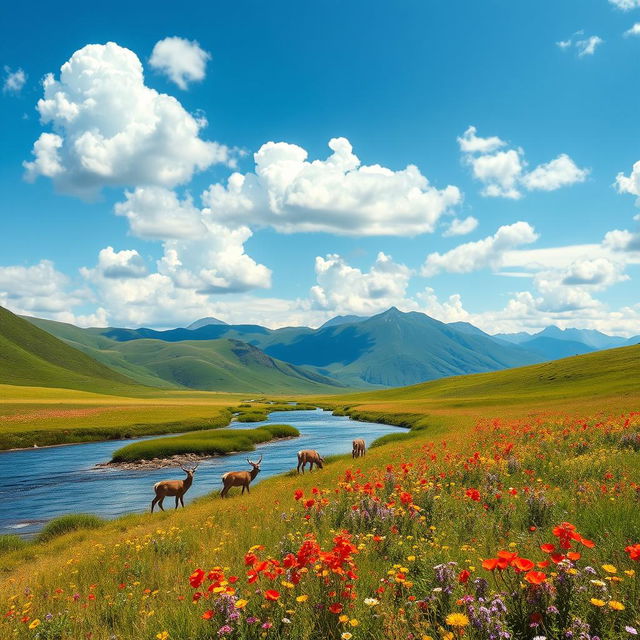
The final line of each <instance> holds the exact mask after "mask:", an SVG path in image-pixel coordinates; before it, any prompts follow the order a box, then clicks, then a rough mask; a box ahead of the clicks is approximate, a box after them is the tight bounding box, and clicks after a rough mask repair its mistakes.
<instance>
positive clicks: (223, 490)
mask: <svg viewBox="0 0 640 640" xmlns="http://www.w3.org/2000/svg"><path fill="white" fill-rule="evenodd" d="M228 491H229V487H228V486H227V485H226V484H225V485H224V487H222V491H221V492H220V497H221V498H226V497H227V492H228Z"/></svg>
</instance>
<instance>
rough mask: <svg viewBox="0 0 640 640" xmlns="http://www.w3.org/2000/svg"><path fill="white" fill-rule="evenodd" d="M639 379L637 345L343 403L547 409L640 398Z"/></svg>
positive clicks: (365, 395) (639, 348)
mask: <svg viewBox="0 0 640 640" xmlns="http://www.w3.org/2000/svg"><path fill="white" fill-rule="evenodd" d="M639 380H640V345H636V346H632V347H620V348H617V349H609V350H607V351H595V352H592V353H587V354H584V355H579V356H573V357H570V358H565V359H563V360H555V361H553V362H545V363H543V364H536V365H532V366H528V367H520V368H517V369H509V370H506V371H494V372H492V373H482V374H476V375H470V376H457V377H452V378H444V379H442V380H434V381H432V382H427V383H423V384H417V385H413V386H410V387H404V388H401V389H388V390H382V391H375V392H368V393H360V394H349V395H348V396H344V397H343V398H341V402H342V401H343V400H344V401H347V402H351V401H352V400H353V401H354V402H367V403H369V402H376V403H378V402H379V403H386V402H391V403H393V402H396V401H403V402H423V401H430V402H431V401H437V402H439V403H440V404H441V405H442V406H443V407H446V406H455V407H461V406H463V405H464V406H481V405H485V404H486V405H491V406H500V405H505V404H519V403H526V404H527V405H528V406H531V407H535V406H539V407H540V409H541V410H542V409H544V407H545V404H546V403H548V402H551V401H556V400H560V401H564V400H566V401H567V402H569V403H570V402H571V401H573V400H579V401H581V402H584V403H587V402H591V401H597V400H598V399H599V398H615V397H619V398H632V397H639V396H640V385H639V384H638V381H639Z"/></svg>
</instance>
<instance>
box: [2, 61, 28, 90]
mask: <svg viewBox="0 0 640 640" xmlns="http://www.w3.org/2000/svg"><path fill="white" fill-rule="evenodd" d="M26 83H27V74H26V73H25V72H24V70H23V69H16V70H15V71H12V70H11V68H10V67H7V66H5V68H4V82H3V83H2V91H3V93H14V94H15V93H20V92H21V91H22V88H23V87H24V85H25V84H26Z"/></svg>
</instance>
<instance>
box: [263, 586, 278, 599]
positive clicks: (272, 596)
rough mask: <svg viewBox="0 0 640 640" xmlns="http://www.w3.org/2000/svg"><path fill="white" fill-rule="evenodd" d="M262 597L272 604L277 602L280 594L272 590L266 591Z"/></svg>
mask: <svg viewBox="0 0 640 640" xmlns="http://www.w3.org/2000/svg"><path fill="white" fill-rule="evenodd" d="M264 597H265V598H266V599H267V600H271V601H272V602H273V601H275V600H277V599H278V598H279V597H280V593H279V592H278V591H274V590H273V589H267V590H266V591H265V592H264Z"/></svg>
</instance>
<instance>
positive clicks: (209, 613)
mask: <svg viewBox="0 0 640 640" xmlns="http://www.w3.org/2000/svg"><path fill="white" fill-rule="evenodd" d="M211 618H213V611H212V610H211V609H209V611H205V612H204V613H203V614H202V619H203V620H211Z"/></svg>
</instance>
